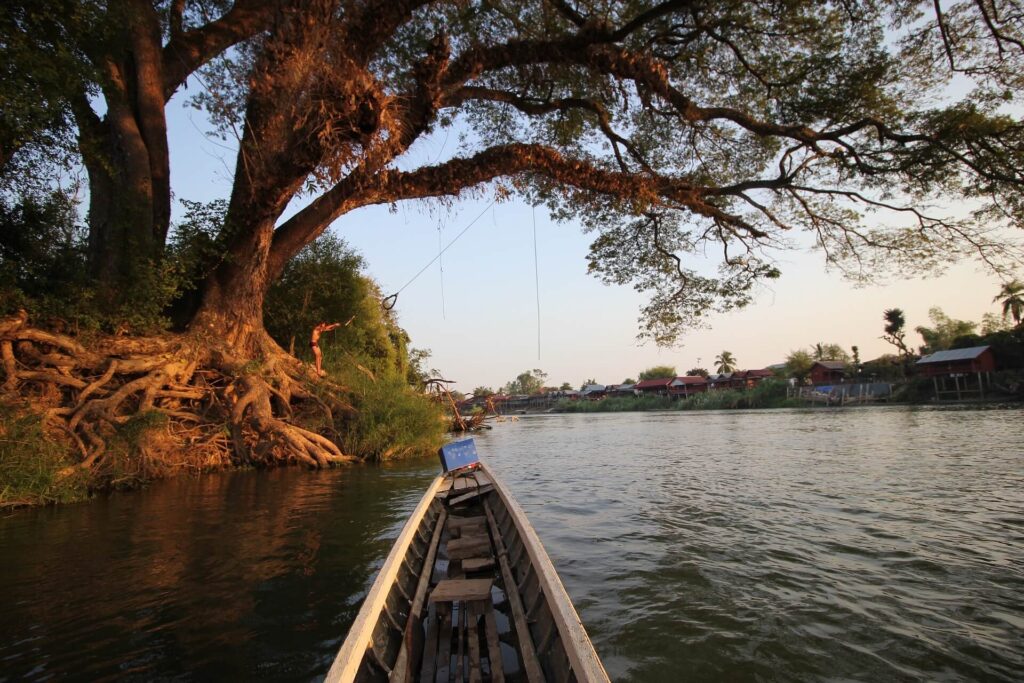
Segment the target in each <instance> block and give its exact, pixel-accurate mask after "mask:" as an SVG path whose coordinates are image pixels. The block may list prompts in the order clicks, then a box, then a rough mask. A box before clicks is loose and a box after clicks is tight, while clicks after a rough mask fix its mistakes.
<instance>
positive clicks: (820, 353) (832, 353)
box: [814, 342, 850, 363]
mask: <svg viewBox="0 0 1024 683" xmlns="http://www.w3.org/2000/svg"><path fill="white" fill-rule="evenodd" d="M814 360H835V361H841V362H843V363H849V362H850V354H848V353H847V352H846V349H844V348H843V347H842V346H840V345H839V344H823V343H821V342H818V343H817V344H815V345H814Z"/></svg>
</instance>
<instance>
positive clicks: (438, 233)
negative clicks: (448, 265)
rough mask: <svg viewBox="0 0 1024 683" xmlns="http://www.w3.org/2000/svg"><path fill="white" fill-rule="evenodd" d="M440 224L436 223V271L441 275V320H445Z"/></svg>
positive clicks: (446, 317) (446, 316)
mask: <svg viewBox="0 0 1024 683" xmlns="http://www.w3.org/2000/svg"><path fill="white" fill-rule="evenodd" d="M441 243H442V240H441V224H440V223H438V224H437V271H438V273H440V275H441V320H447V319H448V315H447V313H446V312H445V310H444V309H445V306H444V259H442V258H441V254H443V253H444V252H443V251H442V250H441Z"/></svg>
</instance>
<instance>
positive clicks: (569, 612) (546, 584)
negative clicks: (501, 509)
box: [480, 462, 610, 683]
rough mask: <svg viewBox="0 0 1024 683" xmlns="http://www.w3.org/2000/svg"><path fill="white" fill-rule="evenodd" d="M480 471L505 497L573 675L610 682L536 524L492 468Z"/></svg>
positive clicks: (591, 682)
mask: <svg viewBox="0 0 1024 683" xmlns="http://www.w3.org/2000/svg"><path fill="white" fill-rule="evenodd" d="M480 469H481V470H483V472H484V474H486V475H487V476H488V478H490V480H491V482H492V483H493V484H494V491H495V493H497V494H498V496H499V497H500V498H501V502H502V505H504V506H505V510H506V511H507V512H508V514H509V516H510V517H511V518H512V522H513V523H514V524H515V525H516V529H517V530H518V531H519V537H520V539H521V540H522V542H523V545H524V546H525V548H526V552H527V553H528V554H529V556H530V562H531V563H532V564H533V570H534V573H535V574H536V575H537V578H538V580H539V583H540V588H541V590H542V591H543V592H544V597H545V599H546V600H547V603H548V609H549V610H550V612H551V618H552V619H554V621H555V626H556V627H557V628H558V634H559V636H560V638H561V639H562V647H563V648H564V649H565V653H566V655H567V656H568V657H569V663H570V665H571V668H572V670H573V673H575V674H576V679H577V680H578V681H581V682H583V681H585V682H587V683H608V682H609V680H610V679H609V678H608V673H607V672H606V671H605V669H604V665H603V664H602V663H601V658H600V657H598V655H597V651H596V650H594V644H593V643H592V642H591V640H590V636H589V635H587V629H586V628H584V626H583V622H582V621H581V620H580V616H579V614H578V613H577V612H576V608H575V607H574V606H573V604H572V600H571V599H570V598H569V594H568V593H567V592H566V590H565V586H564V585H563V584H562V579H561V578H560V577H559V576H558V571H557V570H556V569H555V565H554V564H552V562H551V558H550V557H548V553H547V550H545V549H544V544H543V543H541V540H540V537H539V536H538V535H537V532H536V531H535V530H534V528H533V525H532V524H530V520H529V518H528V517H527V516H526V512H525V511H524V510H523V509H522V508H521V507H520V506H519V503H518V502H516V500H515V498H513V497H512V496H511V494H510V493H509V492H508V491H507V490H506V488H505V485H504V484H503V483H502V482H501V480H500V479H499V478H498V477H497V476H495V474H494V471H493V470H491V468H489V467H488V466H487V465H486V464H484V463H483V462H481V463H480Z"/></svg>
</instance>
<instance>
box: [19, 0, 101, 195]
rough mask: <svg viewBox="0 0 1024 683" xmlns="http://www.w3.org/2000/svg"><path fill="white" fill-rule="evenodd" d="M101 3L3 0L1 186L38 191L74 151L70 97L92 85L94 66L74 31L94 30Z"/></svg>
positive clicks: (98, 25)
mask: <svg viewBox="0 0 1024 683" xmlns="http://www.w3.org/2000/svg"><path fill="white" fill-rule="evenodd" d="M101 11H102V10H101V9H100V6H99V4H98V3H94V2H76V1H74V0H53V1H52V2H45V3H40V2H35V1H34V0H6V1H5V2H3V3H0V36H2V39H0V187H2V188H3V189H4V190H11V189H14V190H15V191H16V192H18V191H25V190H28V191H39V190H41V189H44V188H46V187H47V185H48V184H49V183H50V181H52V180H53V179H54V177H55V176H57V175H59V174H60V173H61V172H63V171H66V170H67V169H68V168H69V167H70V166H71V165H72V164H73V163H74V159H75V156H76V153H75V152H76V143H77V141H76V139H75V123H74V119H73V116H72V112H71V104H70V98H71V97H72V96H74V95H76V94H79V93H81V95H82V96H83V97H84V96H86V95H88V94H92V93H94V92H95V88H94V87H92V86H90V85H89V84H88V82H90V81H93V80H95V78H96V76H97V74H96V73H95V70H94V69H93V68H92V67H91V66H90V65H89V64H88V62H87V61H86V60H85V59H83V54H82V52H81V51H80V45H78V44H76V40H75V39H74V38H73V37H72V36H76V35H77V36H85V35H88V34H93V35H96V34H97V33H99V32H100V31H102V27H103V25H104V23H105V22H104V21H103V20H102V19H100V17H99V16H98V15H99V14H100V12H101Z"/></svg>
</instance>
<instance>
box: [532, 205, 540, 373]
mask: <svg viewBox="0 0 1024 683" xmlns="http://www.w3.org/2000/svg"><path fill="white" fill-rule="evenodd" d="M533 286H534V289H535V290H536V292H537V360H540V267H539V266H538V265H537V207H536V206H534V207H533Z"/></svg>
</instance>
